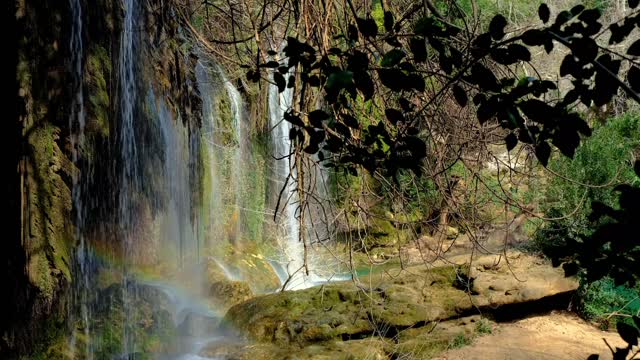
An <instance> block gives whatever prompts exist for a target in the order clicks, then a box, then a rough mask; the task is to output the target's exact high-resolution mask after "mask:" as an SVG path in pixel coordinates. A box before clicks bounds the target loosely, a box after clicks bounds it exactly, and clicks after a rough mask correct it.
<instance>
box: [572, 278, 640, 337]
mask: <svg viewBox="0 0 640 360" xmlns="http://www.w3.org/2000/svg"><path fill="white" fill-rule="evenodd" d="M639 290H640V289H638V288H637V287H636V288H633V289H630V288H628V287H626V286H616V285H615V284H614V282H613V280H611V279H610V278H604V279H602V280H598V281H595V282H593V283H591V284H587V285H584V286H582V287H581V289H580V306H579V309H578V310H579V311H580V313H581V314H582V316H583V317H584V318H585V319H587V320H591V321H594V322H597V323H600V325H601V326H602V327H603V328H605V329H606V328H609V327H612V326H615V325H616V323H618V322H620V321H623V322H626V323H628V324H632V321H631V315H638V314H639V313H640V291H639ZM612 314H613V315H612ZM616 314H618V315H616Z"/></svg>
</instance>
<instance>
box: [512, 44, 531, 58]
mask: <svg viewBox="0 0 640 360" xmlns="http://www.w3.org/2000/svg"><path fill="white" fill-rule="evenodd" d="M507 51H509V54H510V55H512V56H514V57H515V58H516V59H517V60H519V61H531V53H530V52H529V49H527V48H526V47H524V46H522V45H520V44H510V45H509V46H508V47H507Z"/></svg>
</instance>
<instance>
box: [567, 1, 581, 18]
mask: <svg viewBox="0 0 640 360" xmlns="http://www.w3.org/2000/svg"><path fill="white" fill-rule="evenodd" d="M584 9H585V7H584V5H582V4H578V5H576V6H574V7H572V8H571V10H570V11H569V12H570V13H571V15H573V16H576V15H579V14H580V13H581V12H583V11H584Z"/></svg>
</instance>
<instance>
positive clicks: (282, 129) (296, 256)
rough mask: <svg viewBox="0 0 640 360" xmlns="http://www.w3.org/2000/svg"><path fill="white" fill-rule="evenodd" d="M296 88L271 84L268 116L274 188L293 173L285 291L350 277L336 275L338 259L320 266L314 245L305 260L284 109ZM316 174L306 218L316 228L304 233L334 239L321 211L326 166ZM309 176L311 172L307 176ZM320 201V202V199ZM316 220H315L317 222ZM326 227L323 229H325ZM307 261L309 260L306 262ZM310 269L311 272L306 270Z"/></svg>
mask: <svg viewBox="0 0 640 360" xmlns="http://www.w3.org/2000/svg"><path fill="white" fill-rule="evenodd" d="M292 74H293V68H292V69H291V70H290V73H289V74H287V75H286V76H285V77H286V78H289V76H290V75H292ZM293 91H294V88H292V87H288V86H287V87H285V89H284V91H282V92H279V89H278V87H277V86H276V85H275V84H270V85H269V118H270V123H271V129H272V133H271V137H272V140H273V147H274V156H275V157H276V159H280V160H278V161H276V164H275V169H276V176H277V177H278V181H277V183H278V186H277V187H276V189H274V190H275V191H278V192H280V190H281V189H282V187H283V186H285V184H284V179H286V178H287V177H288V176H290V178H289V180H288V182H287V183H286V189H284V192H283V193H282V199H281V202H280V203H281V206H284V218H283V219H281V220H280V222H281V223H282V224H283V225H284V226H283V227H284V234H283V235H282V236H283V238H284V244H283V245H284V246H283V247H284V249H283V252H284V257H285V264H286V269H287V277H286V278H284V279H283V278H281V280H282V282H283V287H284V288H285V290H299V289H305V288H308V287H311V286H315V285H318V284H322V283H326V282H328V281H336V280H347V279H349V276H348V275H347V274H342V275H337V269H338V268H339V265H338V262H339V261H338V259H336V258H335V257H334V258H328V257H326V256H322V260H321V262H322V263H324V265H323V266H318V265H317V264H316V263H317V262H318V261H316V260H318V259H315V257H317V256H319V254H317V253H315V252H314V251H313V249H312V247H311V246H310V245H309V248H308V249H307V250H306V251H307V255H306V257H307V258H306V259H305V245H304V243H303V242H302V240H301V238H300V237H301V235H302V234H301V229H300V220H299V217H300V214H299V210H298V209H297V206H296V204H297V203H298V192H297V190H298V189H297V188H296V186H297V185H296V179H295V178H296V177H297V176H298V174H297V170H296V165H295V163H296V159H295V154H294V153H293V145H292V142H291V139H290V138H289V132H290V130H291V123H289V122H288V121H286V120H284V114H285V112H286V111H287V110H288V109H289V108H290V107H291V105H292V102H293V95H294V92H293ZM314 171H315V173H314V174H313V175H312V176H313V178H310V179H307V180H308V181H311V182H312V183H315V184H316V186H315V190H312V191H314V192H315V195H316V196H314V200H313V201H312V203H310V205H309V208H308V209H307V210H304V211H306V215H309V216H307V217H306V219H305V224H306V225H307V226H306V227H307V228H309V229H313V235H312V234H311V232H309V233H308V234H304V235H305V236H310V237H315V238H317V240H318V241H320V242H323V241H327V240H329V239H330V238H331V235H330V231H329V225H328V222H329V219H327V218H326V217H327V216H326V211H320V210H319V208H320V207H323V206H325V204H322V203H321V202H322V201H323V199H324V200H326V198H327V194H328V191H327V189H326V184H327V180H326V176H327V174H326V173H325V169H323V168H322V167H321V166H320V165H318V166H316V167H314ZM307 176H309V175H307ZM318 201H320V202H318ZM314 220H315V221H316V222H314ZM323 228H324V230H323ZM305 262H306V263H305ZM305 266H306V269H308V274H307V272H306V271H305Z"/></svg>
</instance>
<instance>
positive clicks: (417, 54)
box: [409, 37, 427, 63]
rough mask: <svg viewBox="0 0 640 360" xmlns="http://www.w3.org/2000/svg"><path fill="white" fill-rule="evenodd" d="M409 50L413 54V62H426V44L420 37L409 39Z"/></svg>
mask: <svg viewBox="0 0 640 360" xmlns="http://www.w3.org/2000/svg"><path fill="white" fill-rule="evenodd" d="M409 49H410V50H411V53H413V60H414V61H415V62H418V63H421V62H425V61H426V60H427V44H426V43H425V40H424V39H422V38H420V37H412V38H411V39H409Z"/></svg>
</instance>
